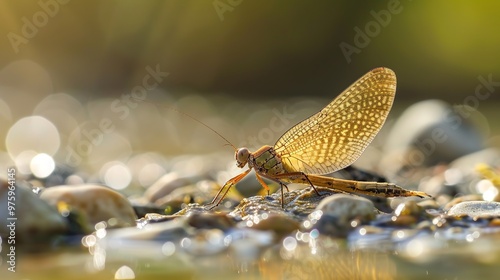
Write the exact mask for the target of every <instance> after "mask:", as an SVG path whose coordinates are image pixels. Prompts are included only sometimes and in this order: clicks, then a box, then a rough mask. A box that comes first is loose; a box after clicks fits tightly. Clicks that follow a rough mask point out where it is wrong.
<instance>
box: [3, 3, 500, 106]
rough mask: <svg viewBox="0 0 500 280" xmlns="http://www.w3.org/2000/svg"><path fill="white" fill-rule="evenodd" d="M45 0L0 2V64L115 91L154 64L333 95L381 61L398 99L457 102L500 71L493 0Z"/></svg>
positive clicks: (249, 93) (192, 74)
mask: <svg viewBox="0 0 500 280" xmlns="http://www.w3.org/2000/svg"><path fill="white" fill-rule="evenodd" d="M61 1H62V0H61ZM66 1H67V0H66ZM40 2H41V3H48V4H47V6H51V5H49V4H50V3H57V7H56V8H54V7H49V8H46V9H49V10H50V9H52V10H54V9H56V10H57V11H56V12H54V13H53V15H52V16H51V15H50V14H49V13H48V12H46V14H49V16H48V20H44V18H43V16H40V15H39V14H37V13H39V12H40V11H44V8H43V7H42V6H43V5H40V4H39V3H38V1H5V2H3V3H1V4H0V5H1V6H2V7H1V12H0V13H1V25H0V32H1V34H2V35H3V38H4V39H3V40H1V43H2V45H1V56H0V57H1V61H0V62H1V65H2V66H4V67H5V66H7V65H8V64H9V63H12V62H15V61H18V60H21V59H28V60H31V61H33V62H34V63H37V64H39V65H40V66H41V67H43V69H45V70H46V71H47V72H48V74H49V75H50V78H51V80H52V87H53V89H52V90H55V91H62V90H75V89H77V90H83V91H85V92H87V94H89V95H91V96H102V94H114V93H116V92H119V91H122V90H127V89H129V88H130V87H131V86H133V85H135V84H137V82H138V81H140V79H141V78H142V76H143V72H144V67H145V66H147V65H156V64H159V65H161V68H162V69H163V70H164V71H168V72H169V73H170V76H169V78H168V81H166V82H165V83H164V84H162V86H164V87H166V88H188V89H192V90H198V91H202V92H203V93H206V94H214V93H217V92H227V93H231V94H232V95H234V96H235V97H245V98H263V97H268V96H270V95H271V96H275V97H287V96H290V95H321V96H323V95H327V96H332V95H333V94H336V93H338V92H339V91H340V90H342V89H343V88H345V83H346V82H351V81H353V80H354V79H356V78H357V77H359V76H361V75H362V74H364V73H365V72H367V71H368V70H370V69H372V68H374V67H378V66H386V67H390V68H392V69H393V70H395V71H396V73H397V74H398V77H399V96H398V97H399V98H401V99H407V98H412V99H423V98H435V97H440V98H444V99H446V100H448V101H451V102H460V101H461V99H462V98H464V97H466V96H467V95H470V94H471V93H472V92H473V91H474V88H475V86H476V85H477V84H478V81H477V77H478V76H479V75H488V74H492V75H493V77H494V80H495V79H496V80H500V67H499V66H500V60H499V56H500V53H499V51H498V49H499V48H498V47H499V45H500V33H499V32H498V27H499V26H500V18H499V17H498V15H497V13H498V10H499V9H500V3H499V2H498V1H480V2H474V3H471V2H470V1H439V2H435V1H369V2H363V3H362V4H361V3H358V2H352V1H293V0H281V1H258V0H257V1H245V0H217V1H195V0H187V1H67V2H68V3H66V4H60V3H59V2H57V1H56V0H52V1H49V0H42V1H40ZM389 7H397V8H394V9H393V10H394V12H393V13H390V19H388V20H386V21H384V22H383V23H384V24H383V25H385V26H382V25H381V24H378V25H379V27H380V28H379V29H378V32H377V28H374V25H371V24H370V22H373V21H377V20H376V18H375V17H374V16H373V13H380V12H381V11H382V10H384V11H390V9H389ZM23 18H26V19H28V20H29V21H30V22H31V23H33V24H34V25H35V26H36V25H38V26H39V27H38V26H36V27H37V28H36V29H38V30H37V31H36V32H33V33H35V34H33V37H32V38H26V41H22V40H20V41H22V42H20V41H18V40H16V39H12V38H10V37H9V34H10V33H15V34H17V35H19V36H21V37H22V35H23V32H22V31H23V25H25V21H23ZM385 22H386V24H385ZM37 23H38V24H37ZM367 25H368V26H370V28H371V31H369V32H371V34H372V36H368V37H369V42H368V43H367V44H366V46H361V47H358V49H359V53H354V54H352V55H351V57H350V63H348V62H347V60H346V58H345V56H344V55H343V53H342V50H341V48H340V46H339V45H340V44H341V43H343V42H344V43H347V44H349V45H351V46H353V47H356V44H355V42H354V37H355V35H356V31H355V27H358V28H359V29H361V30H363V31H364V30H365V28H366V27H367ZM28 33H30V35H31V32H28ZM11 36H12V35H11ZM12 42H16V43H17V44H13V43H12ZM14 45H15V46H14ZM25 74H28V73H25ZM7 78H12V77H2V81H1V82H2V84H4V85H5V84H8V85H11V84H12V83H14V84H16V83H22V84H25V85H26V86H29V85H30V84H29V82H33V83H34V82H35V81H32V80H30V79H33V77H29V74H28V75H23V76H22V77H16V78H17V79H16V80H13V79H7ZM33 86H34V87H35V86H36V85H33Z"/></svg>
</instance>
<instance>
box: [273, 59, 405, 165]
mask: <svg viewBox="0 0 500 280" xmlns="http://www.w3.org/2000/svg"><path fill="white" fill-rule="evenodd" d="M395 93H396V75H395V74H394V72H393V71H392V70H390V69H388V68H376V69H373V70H372V71H370V72H368V73H367V74H365V75H364V76H363V77H361V78H360V79H359V80H357V81H356V82H354V83H353V84H352V85H351V86H349V87H348V88H347V89H346V90H344V92H342V93H341V94H340V95H339V96H338V97H337V98H335V99H334V100H333V101H332V102H331V103H330V104H328V105H327V106H326V107H325V108H323V109H322V110H321V111H319V112H318V113H317V114H315V115H313V116H311V117H309V118H308V119H305V120H303V121H302V122H300V123H299V124H297V125H296V126H294V127H292V128H290V129H289V130H288V131H287V132H285V134H283V135H282V136H281V138H280V139H278V141H277V142H276V144H275V145H274V149H275V151H276V152H277V153H278V154H279V155H280V156H281V159H282V161H283V166H284V168H285V169H286V170H287V171H289V172H295V171H302V172H305V173H309V174H327V173H331V172H335V171H337V170H340V169H342V168H344V167H346V166H349V165H350V164H352V163H353V162H354V161H356V160H357V159H358V158H359V156H360V155H361V153H363V151H364V150H365V149H366V147H367V146H368V145H369V144H370V142H371V141H372V140H373V138H375V136H376V135H377V133H378V131H379V130H380V128H381V127H382V125H383V124H384V122H385V119H386V118H387V115H388V114H389V111H390V109H391V107H392V102H393V100H394V95H395Z"/></svg>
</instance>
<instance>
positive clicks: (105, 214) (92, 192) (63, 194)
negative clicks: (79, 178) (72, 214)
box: [40, 185, 137, 230]
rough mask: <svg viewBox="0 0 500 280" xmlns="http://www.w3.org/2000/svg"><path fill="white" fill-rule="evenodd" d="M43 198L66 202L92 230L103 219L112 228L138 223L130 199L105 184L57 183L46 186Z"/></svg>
mask: <svg viewBox="0 0 500 280" xmlns="http://www.w3.org/2000/svg"><path fill="white" fill-rule="evenodd" d="M40 198H41V199H42V200H44V201H46V202H47V203H49V204H50V205H52V206H55V207H57V206H58V205H60V203H65V204H66V205H67V206H68V208H69V210H70V211H76V212H79V213H80V214H81V215H82V217H83V218H84V221H86V227H87V229H89V230H93V228H94V225H95V224H97V223H99V222H101V221H104V222H106V223H107V225H108V227H111V228H113V227H127V226H136V219H137V217H136V215H135V212H134V209H133V207H132V206H131V204H130V202H129V201H128V200H127V198H125V197H124V196H123V195H121V194H120V193H119V192H117V191H115V190H112V189H110V188H108V187H105V186H100V185H75V186H69V185H63V186H56V187H51V188H47V189H45V190H44V191H43V192H42V194H41V195H40Z"/></svg>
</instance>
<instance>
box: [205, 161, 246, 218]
mask: <svg viewBox="0 0 500 280" xmlns="http://www.w3.org/2000/svg"><path fill="white" fill-rule="evenodd" d="M250 170H252V169H248V170H247V171H245V172H243V173H240V174H238V175H236V176H234V177H233V178H231V179H229V180H228V181H227V182H226V183H225V184H224V186H222V187H221V188H220V190H219V191H218V192H217V195H216V196H215V197H214V199H212V201H211V202H210V203H209V204H207V206H210V205H212V206H210V207H209V208H208V210H211V209H213V208H215V207H217V206H219V204H220V203H221V202H222V200H223V199H224V197H226V195H227V193H228V192H229V190H230V189H231V187H233V186H234V185H236V184H237V183H238V182H239V181H241V179H243V178H245V176H247V174H248V173H249V172H250ZM224 189H225V191H224ZM223 191H224V193H223ZM221 193H223V194H222V196H221ZM219 197H220V198H219Z"/></svg>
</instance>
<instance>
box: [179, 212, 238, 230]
mask: <svg viewBox="0 0 500 280" xmlns="http://www.w3.org/2000/svg"><path fill="white" fill-rule="evenodd" d="M186 223H187V224H188V225H190V226H192V227H194V228H199V229H201V228H203V229H220V230H223V231H225V230H228V229H230V228H232V227H234V225H235V224H236V223H235V222H234V220H232V219H231V218H230V217H229V216H228V215H226V214H223V213H196V212H194V213H191V214H189V215H187V218H186Z"/></svg>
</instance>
